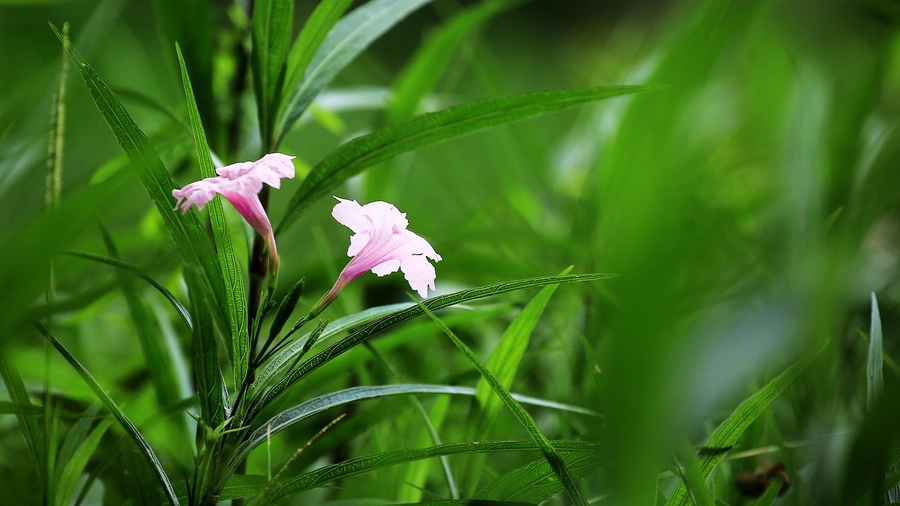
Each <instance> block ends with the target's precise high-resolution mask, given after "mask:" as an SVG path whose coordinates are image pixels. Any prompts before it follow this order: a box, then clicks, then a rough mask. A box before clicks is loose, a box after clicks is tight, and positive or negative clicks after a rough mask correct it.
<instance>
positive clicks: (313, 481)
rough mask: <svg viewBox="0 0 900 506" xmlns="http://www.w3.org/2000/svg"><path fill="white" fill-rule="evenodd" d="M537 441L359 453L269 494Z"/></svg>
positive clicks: (582, 446) (563, 445) (571, 444)
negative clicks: (407, 464)
mask: <svg viewBox="0 0 900 506" xmlns="http://www.w3.org/2000/svg"><path fill="white" fill-rule="evenodd" d="M553 445H554V447H555V448H556V449H558V450H559V451H561V452H565V451H594V450H596V447H595V446H594V445H592V444H589V443H581V442H576V441H554V442H553ZM538 449H539V447H538V445H537V444H535V443H533V442H531V441H482V442H478V443H450V444H444V445H440V446H432V447H430V448H416V449H409V450H393V451H387V452H382V453H377V454H375V455H370V456H367V457H359V458H355V459H350V460H346V461H344V462H341V463H340V464H332V465H329V466H325V467H322V468H319V469H316V470H315V471H311V472H308V473H304V474H301V475H300V476H297V477H295V478H292V479H290V480H287V481H285V482H284V483H282V484H280V485H279V486H277V487H275V488H273V489H272V490H271V491H270V492H269V493H268V494H267V495H266V499H267V500H269V501H273V502H274V501H276V500H278V499H281V498H284V497H287V496H290V495H293V494H296V493H298V492H302V491H304V490H309V489H312V488H315V487H318V486H320V485H324V484H326V483H331V482H333V481H335V480H338V479H341V478H345V477H348V476H354V475H357V474H361V473H365V472H369V471H372V470H374V469H378V468H381V467H386V466H391V465H395V464H401V463H405V462H412V461H414V460H420V459H427V458H431V457H438V456H441V455H455V454H460V453H480V452H507V451H523V450H538Z"/></svg>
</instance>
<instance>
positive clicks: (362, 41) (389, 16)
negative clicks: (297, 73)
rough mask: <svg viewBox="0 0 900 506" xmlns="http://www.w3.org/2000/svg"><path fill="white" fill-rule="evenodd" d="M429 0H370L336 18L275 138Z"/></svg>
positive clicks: (283, 132)
mask: <svg viewBox="0 0 900 506" xmlns="http://www.w3.org/2000/svg"><path fill="white" fill-rule="evenodd" d="M430 1H431V0H372V1H370V2H369V3H367V4H365V5H363V6H362V7H359V8H357V9H356V10H354V11H353V12H351V13H350V14H348V15H347V16H345V17H344V18H343V19H341V20H340V21H338V22H337V24H335V25H334V28H332V30H331V31H330V32H328V35H327V36H326V37H325V40H324V41H323V42H322V45H321V47H319V49H318V51H316V53H315V55H314V56H313V57H312V61H311V63H310V65H309V67H308V68H307V69H306V74H305V75H304V77H303V80H302V81H301V82H300V85H299V86H298V87H297V88H296V89H295V90H293V93H292V94H291V98H290V99H289V100H288V103H287V104H286V106H285V109H284V112H283V116H282V118H281V120H280V121H279V126H278V128H277V130H276V131H277V132H278V134H277V138H278V140H279V141H280V140H281V138H283V137H284V136H285V135H286V134H287V133H288V132H289V131H290V130H291V128H292V127H293V126H294V123H296V122H297V120H298V119H300V116H302V115H303V112H304V111H305V110H306V108H307V107H309V104H311V103H312V101H313V99H315V98H316V96H317V95H318V94H319V93H320V92H321V91H322V90H324V89H325V87H326V86H328V83H330V82H331V80H332V79H334V77H335V76H337V74H338V73H339V72H340V71H341V70H343V68H344V67H346V66H347V64H348V63H350V62H351V61H353V59H355V58H356V57H357V56H358V55H359V54H360V53H362V52H363V51H364V50H365V49H366V48H367V47H369V44H371V43H372V42H374V41H375V40H376V39H377V38H379V37H381V35H383V34H384V33H385V32H386V31H388V30H390V29H391V28H392V27H393V26H394V25H396V24H397V23H398V22H400V20H402V19H403V18H405V17H406V16H408V15H409V14H410V13H411V12H413V11H414V10H416V9H418V8H419V7H421V6H423V5H425V4H426V3H428V2H430ZM323 17H324V15H323ZM276 145H277V143H276Z"/></svg>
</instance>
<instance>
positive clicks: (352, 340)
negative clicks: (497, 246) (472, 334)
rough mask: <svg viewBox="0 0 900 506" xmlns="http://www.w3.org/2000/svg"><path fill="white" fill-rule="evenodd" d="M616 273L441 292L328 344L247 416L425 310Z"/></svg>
mask: <svg viewBox="0 0 900 506" xmlns="http://www.w3.org/2000/svg"><path fill="white" fill-rule="evenodd" d="M614 276H615V275H614V274H600V273H598V274H568V275H565V276H543V277H536V278H528V279H519V280H515V281H506V282H503V283H497V284H494V285H488V286H482V287H479V288H470V289H468V290H461V291H459V292H455V293H451V294H447V295H441V296H439V297H434V298H431V299H428V300H425V301H423V302H422V303H421V304H419V305H416V306H411V307H409V308H407V309H404V310H402V311H398V312H396V313H393V314H390V315H387V316H384V317H382V318H380V319H379V320H377V321H374V322H372V323H370V324H368V325H366V326H364V327H362V328H361V329H359V330H357V331H355V332H353V333H351V334H350V335H349V336H347V337H346V338H345V339H343V340H341V341H338V342H337V343H335V344H333V345H331V346H329V347H328V348H326V349H324V350H322V351H321V352H319V353H317V354H316V355H313V356H312V357H310V359H309V360H307V361H306V362H303V363H302V364H300V367H298V368H296V369H294V370H293V371H290V372H289V373H288V374H287V375H286V376H284V377H283V378H281V379H280V380H279V381H278V382H276V383H275V384H274V385H273V386H272V387H271V388H269V389H268V390H266V391H265V392H263V393H262V396H261V398H260V399H258V402H256V405H255V406H254V407H253V408H252V409H251V411H250V414H249V415H248V418H250V419H253V417H255V416H256V414H258V413H259V412H260V411H261V410H262V409H264V408H265V407H266V406H268V405H269V404H270V403H271V402H272V401H274V400H275V399H276V398H277V397H278V396H280V395H281V394H282V393H284V391H285V390H287V388H289V387H290V386H291V385H293V384H294V383H296V382H298V381H300V380H301V379H302V378H303V377H304V376H306V375H307V374H309V373H311V372H313V371H314V370H316V369H318V368H319V367H321V366H322V365H323V364H325V363H326V362H328V361H329V360H331V359H333V358H335V357H337V356H338V355H341V354H343V353H344V352H346V351H347V350H349V349H351V348H353V347H354V346H356V345H358V344H360V343H362V342H364V341H365V340H366V339H369V338H370V337H372V336H374V335H375V334H377V333H379V332H381V331H382V330H385V329H388V328H391V327H393V326H395V325H399V324H401V323H403V322H406V321H408V320H411V319H413V318H415V317H417V316H421V315H423V314H425V310H426V309H427V310H430V311H435V310H438V309H441V308H445V307H448V306H453V305H456V304H461V303H463V302H468V301H470V300H476V299H481V298H484V297H489V296H491V295H498V294H501V293H506V292H511V291H514V290H522V289H525V288H530V287H535V286H544V285H552V284H555V283H574V282H581V281H596V280H599V279H608V278H611V277H614Z"/></svg>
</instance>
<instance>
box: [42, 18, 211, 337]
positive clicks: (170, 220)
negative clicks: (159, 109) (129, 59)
mask: <svg viewBox="0 0 900 506" xmlns="http://www.w3.org/2000/svg"><path fill="white" fill-rule="evenodd" d="M51 28H53V30H54V31H55V32H56V33H57V36H61V34H60V33H59V31H58V30H57V29H56V27H55V26H53V25H51ZM69 56H70V57H71V58H72V60H73V61H74V62H75V63H76V67H77V68H78V71H79V73H80V74H81V77H82V79H83V80H84V83H85V85H86V86H87V88H88V92H89V93H90V95H91V98H93V100H94V104H95V105H96V106H97V108H98V109H99V110H100V113H101V114H102V115H103V118H104V119H105V120H106V123H107V124H108V125H109V127H110V128H111V129H112V131H113V134H114V135H115V137H116V140H117V141H118V143H119V146H120V147H121V148H122V150H123V151H124V152H125V154H126V155H127V156H128V159H129V160H131V164H132V166H133V167H134V168H135V170H136V171H137V174H138V177H139V178H140V180H141V183H142V184H143V186H144V189H146V190H147V194H148V195H149V196H150V200H151V201H152V202H153V204H154V205H155V206H156V208H157V210H158V211H159V213H160V216H161V217H162V219H163V223H164V224H165V226H166V229H167V230H168V231H169V234H170V235H171V236H172V240H173V241H174V242H175V245H176V246H177V247H178V249H179V251H180V253H181V257H182V259H183V260H184V262H185V263H186V264H188V266H190V267H191V268H194V269H196V270H197V271H198V272H199V273H201V276H200V280H201V283H200V288H201V290H202V294H203V298H204V301H205V302H206V304H207V306H208V307H209V308H210V311H212V312H213V314H214V318H215V320H216V324H217V325H219V326H220V327H221V328H222V329H227V328H228V324H227V319H226V318H225V315H224V312H223V310H222V308H223V307H224V306H225V301H224V296H223V295H222V293H223V292H224V289H225V288H224V282H223V281H222V272H221V270H220V267H219V264H218V262H217V261H216V256H215V253H214V251H213V246H212V243H211V242H210V241H209V238H208V237H206V235H205V233H204V231H203V229H202V227H201V226H200V221H199V219H198V218H197V216H196V214H195V213H186V214H182V213H177V212H175V211H173V210H172V205H173V203H174V200H175V199H174V198H173V197H172V190H173V189H175V182H174V181H173V180H172V177H171V176H170V175H169V171H168V170H166V167H165V166H164V165H163V163H162V161H161V160H160V158H159V155H158V154H157V153H156V151H155V150H154V149H153V146H151V145H150V141H149V140H147V136H146V135H144V133H143V132H142V131H141V129H140V128H139V127H138V126H137V124H136V123H135V122H134V120H133V119H132V118H131V116H130V115H129V114H128V111H126V110H125V108H124V107H123V106H122V103H121V102H119V99H118V98H116V96H115V95H114V94H113V92H112V91H111V90H110V89H109V87H108V86H107V85H106V83H104V82H103V81H102V80H101V79H100V76H98V75H97V73H96V72H95V71H94V69H93V68H92V67H91V66H90V65H88V64H87V62H85V61H84V59H83V58H82V57H81V55H80V54H79V53H78V51H77V50H76V49H75V48H74V47H73V46H69Z"/></svg>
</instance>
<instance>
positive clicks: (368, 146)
mask: <svg viewBox="0 0 900 506" xmlns="http://www.w3.org/2000/svg"><path fill="white" fill-rule="evenodd" d="M647 89H648V88H647V87H645V86H605V87H600V88H586V89H580V90H553V91H540V92H535V93H524V94H521V95H511V96H505V97H498V98H490V99H487V100H480V101H477V102H470V103H468V104H462V105H458V106H455V107H450V108H448V109H444V110H442V111H438V112H433V113H428V114H422V115H419V116H415V117H413V118H410V119H407V120H404V121H401V122H399V123H396V124H394V125H391V126H388V127H386V128H384V129H382V130H379V131H377V132H374V133H371V134H368V135H363V136H361V137H357V138H355V139H353V140H351V141H350V142H347V143H345V144H343V145H342V146H341V147H339V148H338V149H336V150H334V151H333V152H332V153H331V154H329V155H328V156H326V157H325V159H324V160H322V161H321V162H319V163H318V164H317V165H316V166H315V167H313V169H312V171H311V172H310V173H309V175H308V176H306V179H304V180H303V183H302V184H301V185H300V188H298V189H297V191H296V192H294V194H293V195H292V196H291V200H290V202H289V203H288V206H287V208H286V209H285V212H284V217H283V218H282V220H281V223H280V224H279V225H278V230H277V231H276V234H277V233H278V232H280V231H283V230H284V229H286V228H287V227H288V226H290V225H291V224H292V223H293V222H294V221H295V220H296V219H297V218H298V217H299V216H300V215H301V214H302V213H303V211H304V210H306V208H307V207H309V206H310V205H311V204H312V203H313V202H315V200H316V199H318V198H320V197H322V196H323V195H325V194H327V193H328V192H330V191H331V190H332V189H334V188H335V187H337V186H338V185H340V184H341V183H343V182H344V181H346V180H347V179H349V178H351V177H353V176H355V175H356V174H359V173H360V172H362V171H363V169H366V168H368V167H371V166H372V165H375V164H377V163H380V162H383V161H386V160H389V159H391V158H393V157H395V156H397V155H399V154H401V153H406V152H407V151H412V150H414V149H417V148H421V147H423V146H427V145H429V144H435V143H438V142H441V141H445V140H447V139H452V138H455V137H459V136H462V135H466V134H469V133H472V132H475V131H477V130H482V129H485V128H489V127H492V126H496V125H500V124H503V123H509V122H512V121H517V120H522V119H525V118H530V117H534V116H538V115H541V114H547V113H551V112H556V111H561V110H563V109H568V108H570V107H575V106H577V105H581V104H586V103H590V102H595V101H597V100H603V99H606V98H613V97H618V96H622V95H629V94H632V93H637V92H639V91H644V90H647Z"/></svg>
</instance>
